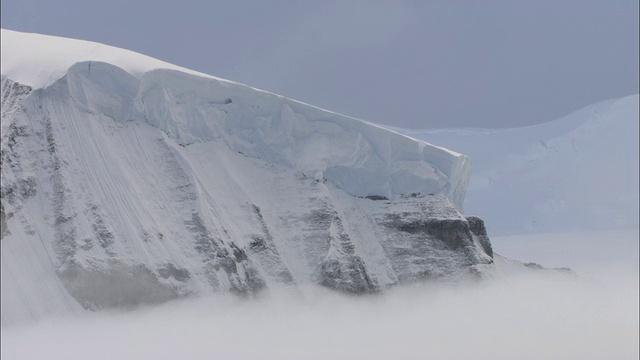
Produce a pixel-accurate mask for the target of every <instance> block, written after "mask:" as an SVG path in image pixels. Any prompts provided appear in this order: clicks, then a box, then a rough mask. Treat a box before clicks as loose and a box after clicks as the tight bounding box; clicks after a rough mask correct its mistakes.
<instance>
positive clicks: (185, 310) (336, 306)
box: [2, 273, 638, 359]
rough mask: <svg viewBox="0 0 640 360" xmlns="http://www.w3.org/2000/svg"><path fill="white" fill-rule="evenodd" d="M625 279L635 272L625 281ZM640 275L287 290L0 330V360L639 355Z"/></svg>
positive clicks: (524, 277)
mask: <svg viewBox="0 0 640 360" xmlns="http://www.w3.org/2000/svg"><path fill="white" fill-rule="evenodd" d="M627 274H628V273H627ZM637 304H638V278H637V277H626V278H621V277H616V278H614V279H612V280H610V281H606V282H605V281H600V280H586V279H582V278H580V279H577V278H574V277H571V276H559V275H553V276H552V275H551V274H548V273H530V274H527V273H523V274H519V275H513V274H512V275H509V276H506V277H504V276H501V277H500V278H497V279H493V280H488V281H483V282H479V283H472V284H469V283H465V284H456V285H451V284H448V285H434V284H430V285H429V284H424V285H420V286H410V287H404V288H400V289H396V290H394V291H391V292H389V293H387V294H385V295H383V296H373V297H371V296H367V297H346V296H342V295H337V294H335V293H332V292H328V291H326V290H321V289H317V288H309V289H303V290H292V289H281V290H276V291H271V292H270V293H269V294H265V295H264V296H263V298H261V299H257V300H249V301H247V300H245V301H240V300H237V299H234V298H225V297H213V298H202V299H194V300H187V301H181V302H177V303H173V304H167V305H164V306H160V307H157V308H151V309H141V310H136V311H130V312H127V313H110V314H107V313H101V314H92V315H90V316H86V317H83V318H72V319H71V318H68V319H57V320H48V321H44V322H40V323H38V324H35V325H27V326H22V327H10V328H3V329H2V358H3V359H38V358H48V359H87V358H91V359H117V358H122V359H125V358H126V359H137V358H139V359H216V358H217V359H391V358H396V359H425V358H436V359H438V358H439V359H444V358H447V359H467V358H478V359H485V358H493V359H514V358H518V359H541V358H545V359H549V358H555V359H561V358H580V359H603V358H611V359H637V358H638V307H637Z"/></svg>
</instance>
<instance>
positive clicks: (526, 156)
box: [395, 95, 639, 235]
mask: <svg viewBox="0 0 640 360" xmlns="http://www.w3.org/2000/svg"><path fill="white" fill-rule="evenodd" d="M638 119H639V116H638V95H632V96H628V97H624V98H621V99H614V100H608V101H603V102H600V103H597V104H594V105H591V106H588V107H585V108H583V109H581V110H578V111H576V112H574V113H572V114H570V115H568V116H566V117H564V118H562V119H558V120H556V121H551V122H548V123H544V124H539V125H534V126H528V127H522V128H513V129H499V130H495V129H493V130H489V129H440V130H401V129H395V130H396V131H400V132H402V133H404V134H407V135H409V136H412V137H415V138H417V139H422V140H426V141H429V142H431V143H434V144H438V145H441V146H446V147H448V148H451V149H453V150H456V151H460V152H462V153H464V154H467V155H468V156H470V157H471V159H472V161H473V165H474V170H473V174H472V177H471V180H470V184H469V189H468V192H467V196H466V199H465V210H466V211H467V212H468V213H470V214H474V215H478V216H480V217H482V218H483V219H485V221H486V222H487V228H488V229H489V231H490V234H492V235H498V234H518V233H549V232H557V231H588V230H603V229H634V228H638V218H639V214H638V201H639V193H638V189H639V182H638V164H639V158H638V153H639V151H638V144H639V141H638V136H639V135H638V133H639V130H638V122H639V120H638Z"/></svg>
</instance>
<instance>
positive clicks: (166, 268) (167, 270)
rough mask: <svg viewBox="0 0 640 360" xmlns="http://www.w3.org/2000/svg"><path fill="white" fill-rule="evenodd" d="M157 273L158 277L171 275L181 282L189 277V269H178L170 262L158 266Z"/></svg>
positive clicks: (164, 277)
mask: <svg viewBox="0 0 640 360" xmlns="http://www.w3.org/2000/svg"><path fill="white" fill-rule="evenodd" d="M158 275H160V277H161V278H163V279H168V278H170V277H172V278H174V279H176V280H178V281H182V282H185V281H188V280H189V279H190V278H191V274H190V273H189V270H187V269H179V268H177V267H176V266H175V265H173V264H171V263H167V264H164V265H163V266H162V267H161V268H159V269H158Z"/></svg>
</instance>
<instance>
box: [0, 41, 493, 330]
mask: <svg viewBox="0 0 640 360" xmlns="http://www.w3.org/2000/svg"><path fill="white" fill-rule="evenodd" d="M1 130H2V143H1V150H2V158H1V159H2V162H1V166H2V175H1V176H2V179H1V180H2V187H1V195H2V198H1V199H2V240H1V245H2V252H1V254H2V322H3V323H14V322H19V321H23V320H27V319H34V318H38V317H41V316H44V315H46V314H59V313H65V312H73V311H82V310H81V309H83V308H84V309H102V308H109V307H127V306H134V305H137V304H140V303H159V302H164V301H167V300H171V299H174V298H178V297H184V296H192V295H199V294H207V293H212V292H232V293H237V294H244V295H251V294H254V293H256V292H258V291H260V290H264V289H269V288H272V287H275V286H279V285H278V284H292V285H293V284H299V285H305V284H318V285H321V286H325V287H328V288H332V289H337V290H341V291H345V292H351V293H364V292H377V291H381V290H384V289H386V288H388V287H390V286H393V285H395V284H399V283H407V282H413V281H418V280H421V279H425V278H442V277H457V276H461V275H471V276H477V275H478V274H481V273H482V272H483V269H484V268H485V267H488V266H489V265H488V264H491V263H492V262H493V260H492V250H491V245H490V243H489V239H488V238H487V236H486V232H485V230H484V224H483V222H482V220H480V219H479V218H475V217H469V218H467V217H465V216H464V215H462V203H463V200H464V196H465V192H466V188H467V183H468V180H469V177H470V173H471V166H470V162H469V159H468V158H467V157H466V156H464V155H461V154H458V153H455V152H452V151H449V150H446V149H444V148H440V147H437V146H433V145H430V144H428V143H425V142H422V141H417V140H414V139H411V138H409V137H406V136H404V135H400V134H398V133H395V132H392V131H389V130H387V129H384V128H381V127H379V126H376V125H373V124H369V123H366V122H363V121H360V120H356V119H352V118H348V117H345V116H342V115H339V114H335V113H332V112H329V111H325V110H322V109H318V108H315V107H313V106H309V105H306V104H303V103H300V102H297V101H294V100H290V99H286V98H283V97H280V96H277V95H274V94H270V93H267V92H264V91H260V90H256V89H253V88H250V87H247V86H244V85H241V84H237V83H233V82H229V81H226V80H222V79H217V78H215V77H212V76H208V75H204V74H199V73H195V72H193V71H189V70H186V69H182V68H178V67H176V66H173V65H170V64H166V63H163V62H161V61H158V60H155V59H151V58H148V57H146V56H143V55H140V54H136V53H132V52H129V51H125V50H122V49H116V48H113V47H109V46H105V45H101V44H96V43H90V42H85V41H79V40H71V39H62V38H56V37H50V36H43V35H36V34H24V33H18V32H13V31H7V30H2V128H1Z"/></svg>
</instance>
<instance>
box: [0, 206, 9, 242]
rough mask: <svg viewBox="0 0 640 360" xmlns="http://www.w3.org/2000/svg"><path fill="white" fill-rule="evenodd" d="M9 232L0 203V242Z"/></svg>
mask: <svg viewBox="0 0 640 360" xmlns="http://www.w3.org/2000/svg"><path fill="white" fill-rule="evenodd" d="M8 231H9V229H8V228H7V216H6V215H5V213H4V205H3V204H2V202H0V240H2V238H4V235H5V234H6V233H7V232H8Z"/></svg>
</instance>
